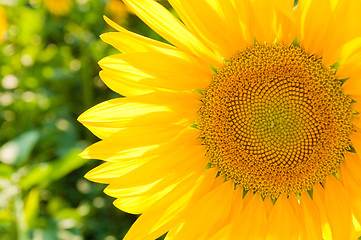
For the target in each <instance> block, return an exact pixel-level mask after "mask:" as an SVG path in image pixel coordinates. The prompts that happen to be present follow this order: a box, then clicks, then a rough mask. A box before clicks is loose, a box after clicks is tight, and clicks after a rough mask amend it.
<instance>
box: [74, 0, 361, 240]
mask: <svg viewBox="0 0 361 240" xmlns="http://www.w3.org/2000/svg"><path fill="white" fill-rule="evenodd" d="M124 2H125V3H126V4H127V5H128V6H129V7H130V8H131V9H132V10H133V11H134V12H135V14H137V16H138V17H140V18H141V19H142V20H143V21H144V22H145V23H146V24H147V25H149V26H150V27H151V28H152V29H153V30H154V31H156V32H157V33H158V34H159V35H161V36H162V37H163V38H164V39H166V40H167V41H168V42H169V44H167V43H161V42H158V41H155V40H152V39H149V38H145V37H142V36H140V35H137V34H135V33H132V32H129V31H127V30H125V29H124V28H122V27H120V26H118V25H117V24H116V23H114V22H112V21H111V20H109V19H106V21H107V22H108V23H109V24H110V25H111V26H112V27H113V28H115V29H116V30H117V32H114V33H106V34H103V35H102V36H101V38H102V39H103V40H104V41H105V42H107V43H109V44H110V45H112V46H114V47H115V48H116V49H118V50H119V51H120V52H121V53H120V54H117V55H113V56H109V57H106V58H104V59H103V60H101V61H100V62H99V65H100V66H101V68H102V69H103V70H102V71H101V73H100V76H101V78H102V80H103V81H104V82H105V83H106V84H107V85H108V86H109V87H110V88H111V89H112V90H114V91H116V92H118V93H120V94H122V95H124V96H126V97H124V98H119V99H113V100H109V101H107V102H104V103H101V104H99V105H97V106H95V107H93V108H91V109H89V110H88V111H86V112H85V113H83V115H81V116H80V117H79V121H80V122H82V123H83V124H84V125H85V126H86V127H88V128H89V129H90V130H91V131H92V132H93V133H94V134H95V135H97V136H98V137H99V138H101V139H102V140H101V141H99V142H98V143H95V144H93V145H92V146H90V147H88V148H87V149H86V150H84V152H83V153H82V156H83V157H85V158H94V159H101V160H104V161H106V162H105V163H103V165H100V166H99V167H97V168H95V169H93V170H91V171H90V172H89V173H88V174H87V175H86V177H87V178H88V179H90V180H92V181H96V182H101V183H106V184H109V186H108V187H107V188H106V189H105V192H106V193H107V194H108V195H110V196H113V197H115V198H117V200H116V201H115V202H114V204H115V206H117V207H118V208H119V209H121V210H123V211H126V212H130V213H134V214H140V213H142V215H141V216H140V217H139V218H138V220H137V221H136V222H135V223H134V225H133V226H132V228H131V229H130V230H129V232H128V234H127V235H126V237H125V239H126V240H132V239H135V240H136V239H149V240H151V239H156V238H158V237H160V236H162V235H163V234H165V233H167V232H168V234H167V237H166V239H187V240H188V239H189V240H192V239H321V238H322V237H323V238H324V239H335V240H337V239H352V238H353V237H354V236H355V231H356V230H355V227H354V226H355V224H354V222H355V221H358V223H361V204H360V202H361V195H360V191H359V188H360V186H361V178H360V175H359V173H360V171H361V160H360V158H361V155H360V153H361V120H360V118H359V117H358V116H357V115H355V117H354V118H353V126H354V132H353V133H352V134H351V136H350V139H351V145H352V148H353V149H355V151H356V153H352V152H346V153H344V155H345V160H344V161H343V163H342V164H341V167H340V169H339V171H338V175H337V176H338V179H336V178H335V177H334V176H329V177H328V178H327V181H326V182H324V183H321V184H316V185H315V186H314V188H313V189H312V193H311V192H310V193H307V192H305V193H301V194H298V195H297V196H296V195H292V196H281V197H280V198H278V199H277V201H273V202H272V201H271V199H270V198H268V197H267V198H264V199H263V198H262V197H261V196H260V195H259V194H258V193H251V192H247V193H246V192H243V191H242V188H239V187H238V188H234V184H233V182H232V181H225V179H224V178H223V177H220V176H217V169H216V168H210V169H207V167H206V166H207V163H208V159H207V158H206V157H205V152H206V148H205V147H204V146H202V145H201V140H200V139H199V138H198V136H199V130H197V129H196V128H195V127H196V126H194V124H193V122H194V121H195V120H196V119H197V118H198V113H197V111H198V109H199V108H200V106H201V104H202V102H201V101H200V99H201V98H202V96H201V95H200V94H198V93H197V92H196V91H194V90H206V89H207V87H208V85H209V84H210V82H211V81H212V79H211V78H212V75H213V73H212V70H211V67H221V66H222V64H223V60H224V59H229V58H230V57H231V56H232V55H233V54H235V53H236V52H238V51H243V50H244V49H245V48H246V47H249V46H252V45H253V44H254V40H256V41H258V42H259V43H264V42H266V43H267V44H273V43H275V42H277V43H284V44H286V45H290V44H291V43H292V42H294V40H295V39H296V38H297V39H298V42H299V45H300V46H301V47H302V48H304V49H305V50H306V52H307V53H309V54H315V55H316V56H318V57H322V62H323V64H324V65H325V66H330V65H333V64H335V63H338V65H339V66H338V70H337V73H336V77H337V78H339V79H345V83H344V84H343V86H342V87H343V91H344V93H345V94H347V95H349V96H350V97H351V98H352V99H353V100H355V102H354V103H353V104H352V108H353V110H354V111H355V113H356V112H360V111H361V107H360V102H361V83H360V82H361V79H360V78H361V27H360V26H361V24H360V22H361V14H359V10H360V9H361V2H360V1H359V0H350V1H343V0H342V1H341V0H325V1H321V0H312V1H311V0H299V1H298V5H297V6H296V7H295V8H293V1H290V0H277V1H271V0H267V1H261V0H229V1H225V0H211V1H205V0H200V1H188V0H184V1H179V0H169V3H170V4H171V5H172V6H173V7H174V9H175V10H176V11H177V13H178V15H179V17H180V20H179V19H177V17H175V16H174V15H172V14H171V13H170V12H168V11H167V10H166V9H165V8H164V7H163V6H161V5H160V4H159V3H157V2H156V1H153V0H124ZM346 79H347V80H346Z"/></svg>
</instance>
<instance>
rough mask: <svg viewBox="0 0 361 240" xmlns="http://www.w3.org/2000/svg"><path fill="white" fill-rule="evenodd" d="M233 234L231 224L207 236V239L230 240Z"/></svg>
mask: <svg viewBox="0 0 361 240" xmlns="http://www.w3.org/2000/svg"><path fill="white" fill-rule="evenodd" d="M230 234H231V225H230V224H229V225H227V226H225V227H223V228H222V229H221V230H219V231H218V232H217V233H216V234H214V235H212V236H209V237H207V238H206V239H207V240H229V239H230Z"/></svg>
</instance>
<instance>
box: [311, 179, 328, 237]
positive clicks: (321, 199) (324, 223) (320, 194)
mask: <svg viewBox="0 0 361 240" xmlns="http://www.w3.org/2000/svg"><path fill="white" fill-rule="evenodd" d="M313 201H314V202H315V203H316V205H317V208H318V209H319V213H320V219H321V228H322V237H323V239H327V240H328V239H332V234H331V228H330V224H329V223H328V219H327V213H326V211H327V210H326V206H325V189H324V188H323V187H322V186H321V184H316V185H315V186H314V187H313Z"/></svg>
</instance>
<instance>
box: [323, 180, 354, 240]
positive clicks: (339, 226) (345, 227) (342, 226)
mask: <svg viewBox="0 0 361 240" xmlns="http://www.w3.org/2000/svg"><path fill="white" fill-rule="evenodd" d="M325 209H326V214H327V219H328V222H329V224H330V227H331V232H332V239H333V240H338V239H340V240H342V239H350V238H351V228H352V226H353V224H352V215H351V203H350V200H349V197H348V195H347V193H346V191H345V189H344V187H343V186H342V185H341V183H340V182H339V181H338V180H337V179H336V178H335V177H333V176H329V177H327V180H326V187H325Z"/></svg>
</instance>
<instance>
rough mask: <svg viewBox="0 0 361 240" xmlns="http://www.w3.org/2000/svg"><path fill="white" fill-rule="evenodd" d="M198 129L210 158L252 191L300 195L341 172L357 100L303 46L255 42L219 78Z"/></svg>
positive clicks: (207, 94) (223, 172)
mask: <svg viewBox="0 0 361 240" xmlns="http://www.w3.org/2000/svg"><path fill="white" fill-rule="evenodd" d="M202 102H203V105H202V107H201V108H200V110H199V115H200V117H199V119H198V126H199V128H200V129H201V135H200V137H201V138H202V139H203V144H204V145H206V146H207V153H206V154H207V156H208V157H209V161H210V163H211V164H212V165H213V166H214V167H217V168H218V170H219V173H220V174H221V175H224V176H225V177H226V178H227V179H233V180H234V182H235V183H236V184H239V185H241V186H243V187H244V188H245V189H246V190H250V191H253V192H259V193H260V194H261V195H262V196H270V197H272V198H277V197H278V196H279V195H280V194H281V193H285V194H290V193H295V194H299V193H301V192H304V191H306V190H309V189H312V187H313V186H314V185H315V184H316V183H318V182H323V181H324V180H325V178H326V177H327V176H328V175H330V174H332V173H334V172H336V171H337V169H338V167H339V165H340V163H341V162H342V161H343V159H344V157H343V153H344V152H345V151H346V150H347V149H348V148H349V146H350V139H349V135H350V133H351V131H352V124H351V118H352V115H353V113H352V111H351V107H350V104H351V99H350V98H349V97H348V96H346V95H345V94H344V93H343V92H342V89H341V83H340V81H339V80H337V79H336V78H335V71H334V69H332V68H330V67H328V68H326V67H324V66H323V65H322V61H321V59H320V58H317V57H315V56H314V55H310V54H307V53H306V52H305V51H304V50H303V49H301V48H300V47H296V46H290V47H287V46H285V45H282V44H278V45H255V46H253V47H250V48H248V49H246V50H245V51H243V52H239V53H238V54H236V55H234V56H233V57H232V58H231V60H230V61H229V62H228V63H226V64H225V65H224V66H223V67H222V68H220V69H218V73H217V74H216V75H215V76H214V77H213V81H212V83H211V84H210V86H209V88H208V89H207V91H205V94H204V97H203V99H202Z"/></svg>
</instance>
